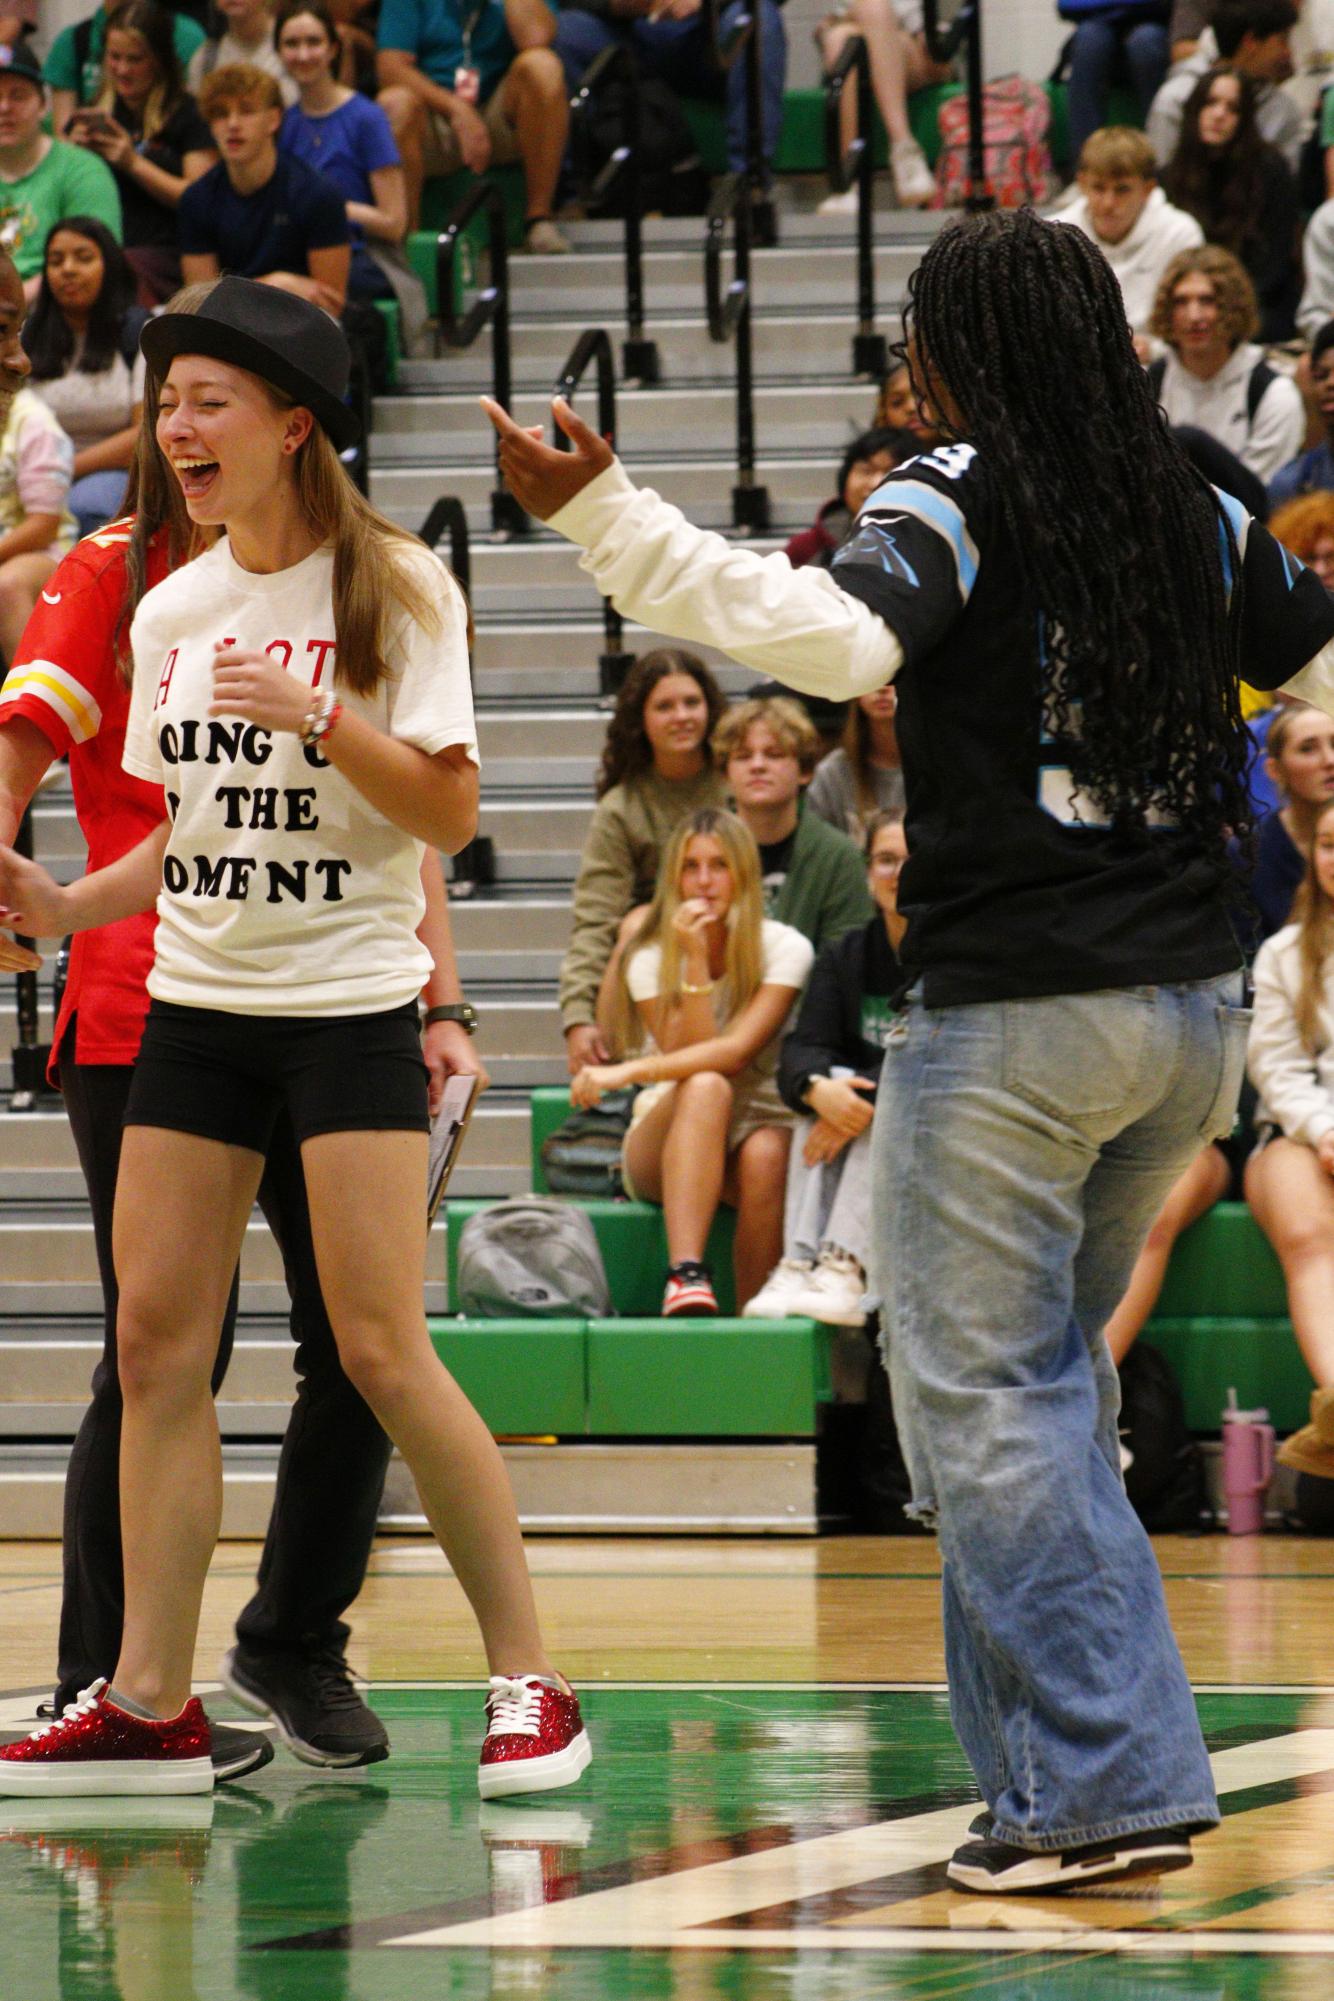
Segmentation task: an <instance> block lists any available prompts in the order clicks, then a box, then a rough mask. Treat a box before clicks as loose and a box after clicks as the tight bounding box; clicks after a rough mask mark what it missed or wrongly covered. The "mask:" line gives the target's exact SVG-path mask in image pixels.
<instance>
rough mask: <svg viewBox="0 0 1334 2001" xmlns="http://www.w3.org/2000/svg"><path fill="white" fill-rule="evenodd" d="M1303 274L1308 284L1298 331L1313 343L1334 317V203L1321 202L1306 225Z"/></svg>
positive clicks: (1300, 313)
mask: <svg viewBox="0 0 1334 2001" xmlns="http://www.w3.org/2000/svg"><path fill="white" fill-rule="evenodd" d="M1302 271H1303V274H1304V281H1305V282H1304V284H1303V286H1302V300H1301V304H1300V305H1299V306H1298V308H1297V328H1298V331H1299V332H1300V333H1301V334H1303V335H1304V336H1305V338H1306V339H1307V340H1314V339H1315V336H1316V335H1317V334H1318V333H1319V331H1320V329H1321V327H1322V326H1323V325H1324V324H1325V321H1326V320H1327V319H1329V318H1330V317H1331V316H1334V201H1327V202H1322V203H1321V204H1320V207H1319V208H1318V209H1317V210H1316V212H1315V214H1314V215H1313V216H1312V217H1311V220H1310V221H1309V222H1308V223H1307V225H1306V234H1305V236H1304V237H1303V238H1302Z"/></svg>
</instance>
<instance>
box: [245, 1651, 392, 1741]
mask: <svg viewBox="0 0 1334 2001" xmlns="http://www.w3.org/2000/svg"><path fill="white" fill-rule="evenodd" d="M218 1679H219V1681H220V1682H221V1683H222V1685H223V1687H224V1688H225V1689H226V1691H227V1693H228V1694H229V1695H234V1696H235V1697H236V1700H237V1701H238V1702H239V1703H240V1704H241V1705H242V1707H243V1708H245V1709H251V1710H253V1711H254V1712H255V1714H256V1715H257V1716H271V1717H272V1718H273V1720H274V1722H275V1723H276V1724H277V1726H278V1734H279V1736H280V1737H281V1738H282V1740H283V1742H284V1744H286V1746H287V1748H288V1750H289V1751H291V1752H293V1753H294V1755H295V1756H296V1757H298V1758H300V1759H301V1761H302V1763H303V1764H306V1765H326V1766H338V1767H343V1766H347V1765H375V1764H378V1763H379V1761H380V1759H381V1758H387V1757H388V1756H389V1738H388V1735H387V1733H386V1731H385V1727H384V1725H383V1723H381V1721H380V1719H379V1717H378V1716H376V1715H375V1714H374V1712H373V1711H372V1710H370V1709H368V1708H367V1707H366V1704H365V1703H364V1702H363V1701H362V1699H361V1697H360V1696H359V1695H358V1694H357V1691H356V1689H355V1688H354V1687H353V1685H352V1676H351V1673H350V1672H349V1670H348V1665H347V1662H346V1661H345V1660H344V1658H343V1655H342V1652H341V1650H340V1649H339V1648H338V1647H333V1646H330V1647H321V1648H320V1649H319V1650H318V1651H317V1652H315V1653H310V1654H293V1653H273V1654H255V1653H248V1652H246V1651H245V1650H244V1649H243V1648H241V1647H233V1648H232V1650H231V1652H230V1653H229V1654H227V1655H225V1656H224V1658H223V1661H222V1665H221V1666H220V1668H219V1669H218Z"/></svg>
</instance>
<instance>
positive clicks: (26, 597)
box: [0, 551, 56, 666]
mask: <svg viewBox="0 0 1334 2001" xmlns="http://www.w3.org/2000/svg"><path fill="white" fill-rule="evenodd" d="M55 567H56V559H55V557H54V556H46V555H39V554H38V553H36V552H35V551H34V552H30V553H29V554H28V555H26V556H11V557H10V559H9V561H8V562H7V563H0V650H2V651H3V653H4V657H5V665H6V666H8V665H9V663H10V661H11V660H12V659H13V658H14V655H15V654H16V653H17V652H18V648H19V641H20V640H21V639H22V637H23V628H24V626H25V625H26V624H27V623H28V620H29V619H30V618H31V617H32V608H33V606H34V605H35V604H36V602H37V593H38V592H39V591H40V590H41V588H42V585H43V584H44V583H45V582H46V580H47V578H48V577H49V576H50V574H51V572H52V570H54V568H55Z"/></svg>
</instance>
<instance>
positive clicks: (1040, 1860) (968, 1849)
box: [945, 1827, 1194, 1897]
mask: <svg viewBox="0 0 1334 2001" xmlns="http://www.w3.org/2000/svg"><path fill="white" fill-rule="evenodd" d="M1193 1860H1194V1857H1193V1856H1192V1855H1191V1850H1190V1829H1189V1828H1187V1827H1163V1828H1150V1829H1148V1830H1147V1831H1145V1832H1142V1833H1140V1834H1123V1835H1121V1836H1120V1838H1119V1839H1117V1840H1114V1841H1091V1842H1089V1843H1088V1844H1087V1845H1086V1846H1085V1847H1083V1848H1064V1849H1047V1850H1039V1849H1034V1848H1016V1847H1014V1846H1013V1845H1012V1843H1010V1842H1008V1841H965V1843H964V1844H963V1846H962V1848H956V1849H955V1851H954V1854H953V1855H952V1856H951V1858H950V1863H949V1867H948V1869H947V1870H946V1872H945V1873H946V1875H947V1876H948V1877H949V1879H950V1881H951V1883H954V1884H956V1885H957V1886H958V1888H959V1889H961V1890H983V1891H985V1892H986V1893H987V1894H988V1895H989V1896H993V1897H994V1896H997V1895H1001V1896H1003V1895H1005V1894H1007V1893H1013V1892H1016V1891H1018V1892H1022V1893H1026V1894H1028V1895H1029V1896H1043V1897H1045V1896H1047V1895H1048V1894H1049V1893H1050V1892H1051V1891H1053V1890H1078V1889H1082V1888H1083V1887H1084V1885H1085V1884H1086V1883H1109V1882H1115V1881H1117V1880H1118V1879H1120V1878H1123V1877H1127V1876H1165V1875H1166V1874H1167V1872H1168V1871H1169V1870H1170V1869H1189V1867H1190V1865H1191V1862H1192V1861H1193Z"/></svg>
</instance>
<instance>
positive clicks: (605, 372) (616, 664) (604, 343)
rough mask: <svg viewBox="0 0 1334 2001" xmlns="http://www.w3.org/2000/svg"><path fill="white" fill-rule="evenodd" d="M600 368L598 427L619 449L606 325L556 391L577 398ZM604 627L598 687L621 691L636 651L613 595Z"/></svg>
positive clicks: (577, 355) (587, 333) (569, 364)
mask: <svg viewBox="0 0 1334 2001" xmlns="http://www.w3.org/2000/svg"><path fill="white" fill-rule="evenodd" d="M590 361H591V362H592V363H593V364H594V366H595V367H596V369H597V378H598V425H597V427H598V431H599V433H600V434H601V436H602V437H603V438H604V439H605V440H606V442H607V443H608V444H609V445H610V446H611V448H612V450H613V451H615V449H616V364H615V362H614V360H613V359H612V352H611V341H610V339H609V338H608V336H607V333H606V330H605V328H603V327H586V328H585V330H584V332H583V333H581V334H580V336H579V338H578V340H577V341H576V342H575V344H574V346H573V347H572V348H571V349H570V352H569V354H568V355H567V356H566V360H565V366H564V367H563V368H562V369H561V372H560V374H559V375H558V376H557V377H556V387H555V391H554V394H555V395H557V396H563V397H564V398H565V401H566V402H567V403H572V402H573V401H574V394H575V391H576V390H577V389H578V387H579V384H580V383H581V382H582V380H583V378H584V375H585V372H586V371H587V368H588V364H589V362H590ZM553 430H554V435H555V441H556V444H557V446H558V447H559V449H560V450H561V451H563V452H568V451H569V450H570V448H571V447H570V441H569V439H568V438H567V437H566V435H565V433H564V431H562V430H561V428H560V426H559V424H557V425H555V426H553ZM602 630H603V634H604V636H605V640H606V647H605V650H604V651H603V652H601V653H599V655H598V688H599V690H600V691H601V693H602V694H604V695H615V694H618V693H619V692H620V688H621V683H622V682H623V681H624V680H625V677H626V675H627V674H628V673H629V671H630V669H631V668H632V667H633V666H634V664H635V656H634V654H633V653H627V652H626V650H625V641H624V625H623V621H622V619H621V614H620V613H619V612H618V611H617V609H616V607H615V605H614V604H613V603H612V601H611V599H610V598H603V600H602Z"/></svg>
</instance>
